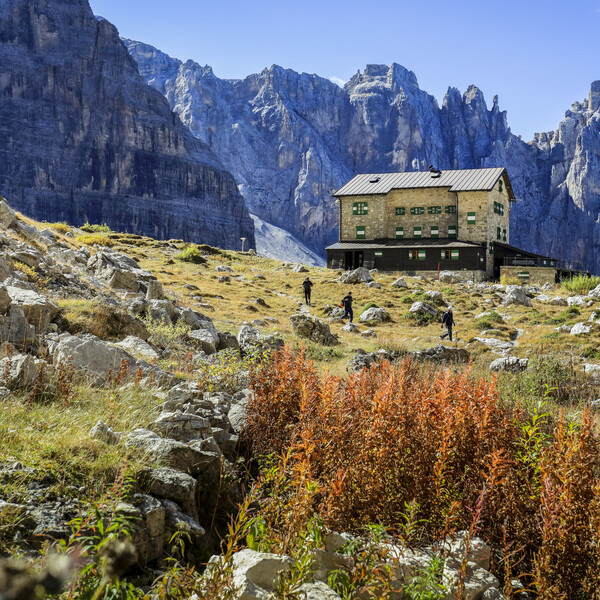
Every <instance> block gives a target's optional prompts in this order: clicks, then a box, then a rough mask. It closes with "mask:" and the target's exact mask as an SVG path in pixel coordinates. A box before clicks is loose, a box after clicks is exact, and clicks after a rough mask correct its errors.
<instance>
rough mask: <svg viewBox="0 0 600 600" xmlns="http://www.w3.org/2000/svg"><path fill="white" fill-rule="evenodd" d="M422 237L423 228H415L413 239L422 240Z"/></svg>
mask: <svg viewBox="0 0 600 600" xmlns="http://www.w3.org/2000/svg"><path fill="white" fill-rule="evenodd" d="M422 235H423V232H422V227H414V228H413V237H416V238H420V237H422Z"/></svg>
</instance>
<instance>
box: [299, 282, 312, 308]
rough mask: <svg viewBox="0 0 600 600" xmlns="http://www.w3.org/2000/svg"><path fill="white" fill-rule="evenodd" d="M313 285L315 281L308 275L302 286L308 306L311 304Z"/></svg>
mask: <svg viewBox="0 0 600 600" xmlns="http://www.w3.org/2000/svg"><path fill="white" fill-rule="evenodd" d="M312 286H313V282H312V281H311V280H310V279H309V278H308V277H307V278H306V279H305V280H304V281H303V282H302V287H303V288H304V302H305V303H306V305H307V306H310V305H311V304H310V292H311V289H310V288H312Z"/></svg>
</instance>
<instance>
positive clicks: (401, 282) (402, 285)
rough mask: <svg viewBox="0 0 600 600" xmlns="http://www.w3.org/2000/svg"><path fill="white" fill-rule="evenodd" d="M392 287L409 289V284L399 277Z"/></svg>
mask: <svg viewBox="0 0 600 600" xmlns="http://www.w3.org/2000/svg"><path fill="white" fill-rule="evenodd" d="M392 287H397V288H405V289H406V288H408V284H407V283H406V281H405V280H404V279H403V278H402V277H399V278H398V279H396V281H394V283H392Z"/></svg>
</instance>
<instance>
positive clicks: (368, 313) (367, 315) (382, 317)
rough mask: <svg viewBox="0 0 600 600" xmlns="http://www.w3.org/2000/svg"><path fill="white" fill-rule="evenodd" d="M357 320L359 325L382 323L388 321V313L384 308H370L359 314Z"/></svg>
mask: <svg viewBox="0 0 600 600" xmlns="http://www.w3.org/2000/svg"><path fill="white" fill-rule="evenodd" d="M358 320H359V321H360V322H361V323H370V322H379V323H383V322H385V321H389V320H390V313H388V311H387V310H385V308H377V307H371V308H367V310H365V311H364V312H363V313H361V315H360V317H359V318H358Z"/></svg>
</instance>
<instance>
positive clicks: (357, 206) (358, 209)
mask: <svg viewBox="0 0 600 600" xmlns="http://www.w3.org/2000/svg"><path fill="white" fill-rule="evenodd" d="M352 214H353V215H356V216H359V217H362V216H365V215H368V214H369V203H368V202H364V201H361V202H353V203H352Z"/></svg>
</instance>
